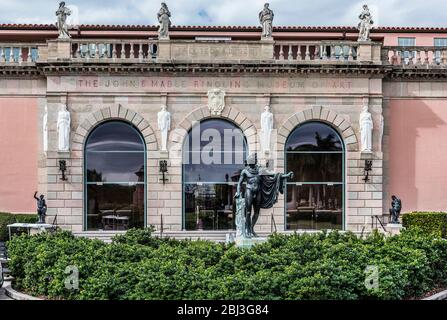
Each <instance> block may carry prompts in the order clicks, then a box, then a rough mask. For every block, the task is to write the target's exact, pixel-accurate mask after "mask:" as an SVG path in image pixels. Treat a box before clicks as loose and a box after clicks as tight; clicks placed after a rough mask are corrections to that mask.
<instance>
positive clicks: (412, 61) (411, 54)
mask: <svg viewBox="0 0 447 320" xmlns="http://www.w3.org/2000/svg"><path fill="white" fill-rule="evenodd" d="M382 55H383V58H384V60H385V62H388V63H389V64H391V65H395V66H446V65H447V48H445V47H383V49H382Z"/></svg>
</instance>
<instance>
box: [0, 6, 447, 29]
mask: <svg viewBox="0 0 447 320" xmlns="http://www.w3.org/2000/svg"><path fill="white" fill-rule="evenodd" d="M66 2H67V5H74V6H77V7H78V8H79V20H80V23H81V24H157V19H156V14H157V11H158V9H159V8H160V2H161V1H153V0H127V1H124V0H108V1H107V2H105V1H102V0H101V1H99V0H71V1H70V0H67V1H66ZM166 2H167V4H168V6H169V9H170V10H171V13H172V21H173V23H174V24H175V25H249V26H251V25H258V24H259V22H258V12H259V11H260V10H261V9H262V7H263V4H264V2H265V0H240V1H235V0H219V1H216V0H194V1H191V0H166ZM364 2H366V3H368V5H369V6H370V8H371V11H372V13H373V16H374V20H375V22H376V25H381V26H447V22H446V17H445V15H446V14H445V12H446V11H447V2H446V1H443V0H424V1H421V0H370V1H357V0H355V1H352V0H337V1H333V0H313V1H299V2H298V1H296V0H270V7H271V8H272V9H273V11H274V12H275V20H274V24H275V25H299V26H303V25H309V26H317V25H322V26H327V25H342V26H354V25H356V24H357V21H358V15H359V13H360V11H361V6H362V5H363V4H364ZM57 6H58V0H33V1H24V0H0V8H1V11H0V23H54V22H55V20H56V17H55V11H56V9H57Z"/></svg>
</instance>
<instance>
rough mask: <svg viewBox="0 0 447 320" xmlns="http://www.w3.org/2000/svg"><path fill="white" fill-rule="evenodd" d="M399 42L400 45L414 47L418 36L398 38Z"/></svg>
mask: <svg viewBox="0 0 447 320" xmlns="http://www.w3.org/2000/svg"><path fill="white" fill-rule="evenodd" d="M397 42H398V46H400V47H414V46H415V45H416V38H398V39H397Z"/></svg>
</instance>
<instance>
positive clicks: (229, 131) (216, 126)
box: [183, 119, 246, 151]
mask: <svg viewBox="0 0 447 320" xmlns="http://www.w3.org/2000/svg"><path fill="white" fill-rule="evenodd" d="M245 145H246V142H245V137H244V134H243V132H242V131H241V130H240V129H239V128H238V127H236V126H235V125H234V124H232V123H231V122H228V121H224V120H216V119H211V120H205V121H202V122H200V123H198V124H197V125H196V126H194V127H193V129H192V130H191V131H190V132H189V135H188V139H186V141H185V144H184V146H183V150H191V151H200V150H202V149H203V148H204V147H208V148H211V147H213V148H214V150H215V151H232V150H236V151H243V150H244V149H246V148H245Z"/></svg>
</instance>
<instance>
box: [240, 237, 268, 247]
mask: <svg viewBox="0 0 447 320" xmlns="http://www.w3.org/2000/svg"><path fill="white" fill-rule="evenodd" d="M266 241H267V238H251V239H250V238H243V237H237V238H236V239H235V241H234V242H235V244H236V247H238V248H245V249H250V248H251V247H253V246H254V245H255V244H260V243H263V242H266Z"/></svg>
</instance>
